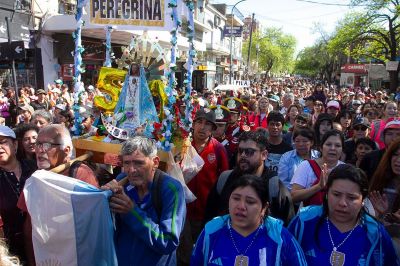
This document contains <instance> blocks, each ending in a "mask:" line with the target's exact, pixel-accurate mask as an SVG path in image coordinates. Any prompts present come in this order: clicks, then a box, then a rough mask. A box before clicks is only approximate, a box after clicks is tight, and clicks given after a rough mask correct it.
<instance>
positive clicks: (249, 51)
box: [247, 13, 254, 76]
mask: <svg viewBox="0 0 400 266" xmlns="http://www.w3.org/2000/svg"><path fill="white" fill-rule="evenodd" d="M253 23H254V13H253V14H252V15H251V24H250V40H249V47H248V49H247V76H248V75H249V70H250V55H251V44H252V41H253Z"/></svg>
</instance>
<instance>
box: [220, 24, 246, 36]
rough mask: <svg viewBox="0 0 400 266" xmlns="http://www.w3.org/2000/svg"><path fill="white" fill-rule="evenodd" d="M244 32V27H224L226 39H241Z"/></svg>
mask: <svg viewBox="0 0 400 266" xmlns="http://www.w3.org/2000/svg"><path fill="white" fill-rule="evenodd" d="M242 32H243V27H242V26H233V27H231V26H225V27H224V37H230V36H231V35H232V36H233V37H241V36H242Z"/></svg>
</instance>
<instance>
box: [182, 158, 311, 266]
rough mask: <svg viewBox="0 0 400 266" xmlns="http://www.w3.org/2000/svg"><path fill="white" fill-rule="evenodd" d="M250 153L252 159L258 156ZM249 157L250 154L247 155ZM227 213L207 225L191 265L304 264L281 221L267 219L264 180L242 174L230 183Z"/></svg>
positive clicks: (299, 252)
mask: <svg viewBox="0 0 400 266" xmlns="http://www.w3.org/2000/svg"><path fill="white" fill-rule="evenodd" d="M259 152H260V151H253V154H252V155H251V156H259V154H258V155H257V154H255V153H259ZM249 156H250V155H249ZM230 191H231V192H230V193H229V195H230V196H229V214H228V215H225V216H220V217H216V218H214V219H213V220H211V221H210V222H208V223H207V224H206V226H205V228H204V229H203V231H202V232H201V234H200V236H199V238H198V240H197V243H196V246H195V248H194V251H193V254H192V259H191V262H190V265H194V266H197V265H199V266H200V265H242V266H248V265H295V266H296V265H307V263H306V261H305V257H304V254H303V251H302V250H301V248H300V246H299V244H298V243H297V241H296V239H295V238H294V237H293V236H292V235H291V234H290V233H289V232H288V231H287V229H286V228H284V227H283V222H282V221H280V220H277V219H274V218H271V217H269V216H267V217H266V215H267V213H268V203H267V201H268V186H267V183H266V181H264V180H263V179H261V178H259V177H257V176H254V175H244V176H241V177H239V178H238V179H236V180H235V181H234V183H232V186H231V190H230Z"/></svg>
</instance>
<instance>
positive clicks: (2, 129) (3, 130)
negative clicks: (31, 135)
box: [0, 126, 16, 139]
mask: <svg viewBox="0 0 400 266" xmlns="http://www.w3.org/2000/svg"><path fill="white" fill-rule="evenodd" d="M0 136H3V137H9V138H13V139H15V138H16V136H15V132H14V131H13V130H12V129H11V128H9V127H8V126H0Z"/></svg>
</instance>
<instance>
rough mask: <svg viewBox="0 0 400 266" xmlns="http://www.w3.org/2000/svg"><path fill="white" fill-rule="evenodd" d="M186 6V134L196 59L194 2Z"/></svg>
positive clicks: (190, 116)
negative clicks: (187, 51) (187, 44)
mask: <svg viewBox="0 0 400 266" xmlns="http://www.w3.org/2000/svg"><path fill="white" fill-rule="evenodd" d="M185 3H186V6H187V8H188V25H187V38H188V42H189V56H188V57H187V62H186V67H187V73H186V79H185V80H184V82H183V83H184V85H185V96H184V98H183V100H184V102H185V104H186V110H185V118H184V119H183V125H184V129H185V130H186V132H190V130H191V128H192V123H193V119H192V111H193V105H192V102H191V94H192V75H193V61H194V58H196V50H195V47H194V42H193V41H194V37H195V29H194V21H193V12H194V2H193V1H192V0H187V1H185Z"/></svg>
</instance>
